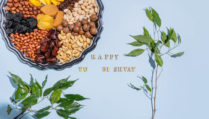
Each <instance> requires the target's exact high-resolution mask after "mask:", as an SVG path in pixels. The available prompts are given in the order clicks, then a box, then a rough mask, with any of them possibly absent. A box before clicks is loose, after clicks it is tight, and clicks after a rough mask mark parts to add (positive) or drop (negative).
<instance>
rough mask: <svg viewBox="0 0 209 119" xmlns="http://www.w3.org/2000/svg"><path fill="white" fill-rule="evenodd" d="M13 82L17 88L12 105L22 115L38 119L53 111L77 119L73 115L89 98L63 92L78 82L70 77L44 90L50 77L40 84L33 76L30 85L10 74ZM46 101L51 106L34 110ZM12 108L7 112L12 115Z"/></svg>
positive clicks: (67, 118)
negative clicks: (27, 114) (33, 107)
mask: <svg viewBox="0 0 209 119" xmlns="http://www.w3.org/2000/svg"><path fill="white" fill-rule="evenodd" d="M10 78H11V80H12V82H13V83H14V84H15V85H16V86H17V89H16V90H15V92H14V96H12V97H11V98H10V99H11V101H12V103H13V104H14V105H15V106H16V107H17V109H20V110H21V111H22V113H23V114H24V113H26V112H29V113H32V114H33V115H34V116H35V117H37V118H38V119H41V118H44V117H46V116H48V115H49V114H50V113H51V111H52V110H55V111H56V112H57V114H58V115H59V116H61V117H63V118H64V119H76V118H75V117H71V115H72V114H74V113H76V112H77V111H79V110H80V109H81V108H82V107H83V106H82V105H81V104H79V103H78V101H83V100H85V99H87V98H85V97H83V96H81V95H79V94H64V93H63V91H64V90H66V89H68V88H70V87H72V86H73V84H74V83H75V82H76V81H77V80H73V81H71V80H69V77H67V78H64V79H62V80H59V81H58V82H56V83H55V84H54V85H53V86H52V87H50V88H47V89H44V87H45V85H46V83H47V80H48V76H46V77H45V80H44V81H43V82H42V83H41V84H40V83H39V82H38V81H37V80H35V79H34V78H33V76H32V75H31V78H30V83H29V84H28V83H26V82H24V81H23V80H22V79H21V78H20V77H19V76H17V75H15V74H13V73H10ZM44 99H47V100H48V101H49V102H50V105H48V106H46V107H44V108H42V109H39V110H32V106H34V105H38V104H40V103H41V102H42V101H43V100H44ZM11 111H12V108H11V107H10V106H8V109H7V112H8V114H10V112H11Z"/></svg>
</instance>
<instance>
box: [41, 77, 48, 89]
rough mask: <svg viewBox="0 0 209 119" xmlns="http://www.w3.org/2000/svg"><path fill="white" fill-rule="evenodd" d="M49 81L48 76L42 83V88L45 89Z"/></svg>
mask: <svg viewBox="0 0 209 119" xmlns="http://www.w3.org/2000/svg"><path fill="white" fill-rule="evenodd" d="M47 80H48V75H46V77H45V80H44V81H43V82H42V88H44V87H45V85H46V82H47Z"/></svg>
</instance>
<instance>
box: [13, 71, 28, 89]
mask: <svg viewBox="0 0 209 119" xmlns="http://www.w3.org/2000/svg"><path fill="white" fill-rule="evenodd" d="M9 74H10V76H11V79H12V81H13V82H14V83H15V84H16V85H17V86H21V87H23V86H24V85H25V83H24V82H23V80H22V79H21V78H20V77H19V76H18V75H15V74H13V73H11V72H9Z"/></svg>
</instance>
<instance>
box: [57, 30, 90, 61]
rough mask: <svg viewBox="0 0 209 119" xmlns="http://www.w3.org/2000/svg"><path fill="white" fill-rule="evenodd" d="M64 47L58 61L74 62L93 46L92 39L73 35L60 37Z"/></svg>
mask: <svg viewBox="0 0 209 119" xmlns="http://www.w3.org/2000/svg"><path fill="white" fill-rule="evenodd" d="M58 38H59V39H60V40H61V41H60V44H61V45H62V46H61V48H59V51H58V55H57V59H58V60H59V61H60V62H61V63H65V62H69V61H72V60H74V59H76V58H78V57H80V55H81V53H82V52H83V51H84V50H85V49H86V48H88V47H89V46H90V45H91V42H92V39H89V38H86V37H85V36H84V35H77V36H73V35H72V34H71V33H67V34H66V33H64V32H61V34H59V35H58Z"/></svg>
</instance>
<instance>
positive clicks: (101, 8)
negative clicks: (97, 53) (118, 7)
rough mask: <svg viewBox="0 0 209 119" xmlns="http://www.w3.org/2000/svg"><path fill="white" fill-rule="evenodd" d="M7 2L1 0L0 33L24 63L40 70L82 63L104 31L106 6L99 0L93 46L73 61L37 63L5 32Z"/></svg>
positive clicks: (63, 67)
mask: <svg viewBox="0 0 209 119" xmlns="http://www.w3.org/2000/svg"><path fill="white" fill-rule="evenodd" d="M6 3H7V0H1V1H0V33H1V35H2V39H3V40H4V41H5V43H6V46H7V48H8V49H9V50H10V51H12V52H13V53H14V54H15V55H16V56H17V57H18V59H19V60H20V61H21V62H22V63H24V64H27V65H29V66H31V67H35V68H37V69H40V70H45V69H55V70H63V69H65V68H68V67H72V66H73V65H75V64H78V63H80V62H81V61H82V60H83V59H84V58H85V56H86V55H87V54H88V53H89V52H91V51H92V50H94V49H95V47H96V45H97V42H98V40H99V39H100V36H101V33H102V31H103V21H102V15H103V11H104V6H103V3H102V0H97V3H98V6H99V14H98V17H99V20H98V33H97V35H96V36H95V37H94V39H93V42H92V44H91V46H90V47H89V48H87V49H86V50H84V51H83V53H82V54H81V56H80V57H79V58H77V59H74V60H72V61H71V62H68V63H65V64H55V65H51V64H39V63H35V62H33V61H32V60H31V59H29V58H27V57H26V56H25V55H24V54H22V53H21V52H20V51H19V50H17V49H16V47H15V46H14V44H13V43H12V41H11V39H10V37H9V36H8V35H7V34H6V32H5V27H4V22H5V20H6V19H5V15H6V12H7V11H6V10H5V6H6Z"/></svg>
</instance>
